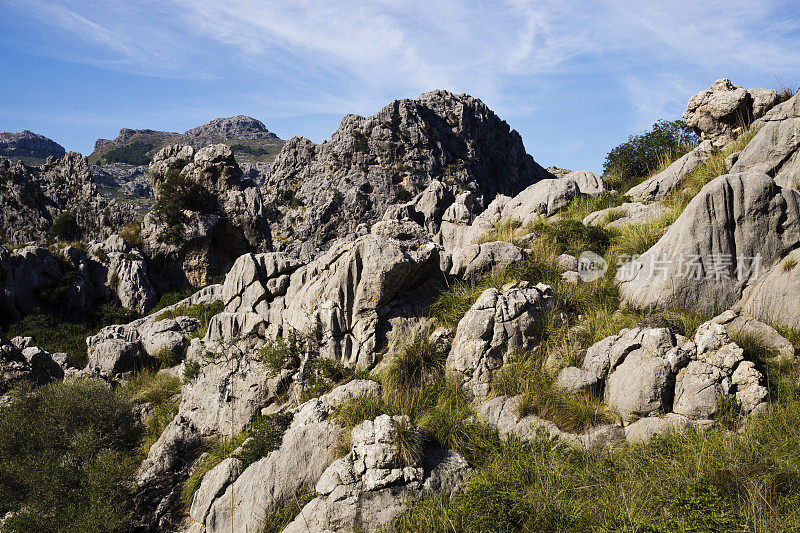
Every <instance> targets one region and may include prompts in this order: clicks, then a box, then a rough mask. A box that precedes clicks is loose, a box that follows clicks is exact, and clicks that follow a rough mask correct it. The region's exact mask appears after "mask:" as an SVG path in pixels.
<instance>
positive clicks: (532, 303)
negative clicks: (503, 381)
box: [446, 282, 553, 397]
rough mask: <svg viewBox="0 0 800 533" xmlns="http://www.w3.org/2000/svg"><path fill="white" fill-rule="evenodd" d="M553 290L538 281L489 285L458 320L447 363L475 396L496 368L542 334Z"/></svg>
mask: <svg viewBox="0 0 800 533" xmlns="http://www.w3.org/2000/svg"><path fill="white" fill-rule="evenodd" d="M552 298H553V290H552V289H551V288H550V287H548V286H547V285H543V284H541V283H540V284H539V285H537V286H535V287H528V286H527V283H526V282H523V283H521V284H520V285H519V286H512V287H508V288H504V290H503V291H498V290H497V289H486V290H485V291H484V292H483V294H481V295H480V297H478V300H477V301H476V302H475V303H474V304H473V305H472V307H471V308H470V309H469V311H467V314H466V315H464V318H462V319H461V321H459V323H458V328H457V329H456V336H455V339H454V340H453V349H452V351H451V352H450V354H449V355H448V356H447V362H446V368H447V370H449V371H452V372H455V373H456V374H457V375H459V376H460V378H461V379H462V381H463V387H464V390H465V391H466V392H467V393H469V394H470V395H472V396H476V397H481V396H486V395H487V394H488V392H489V384H490V382H491V377H492V372H493V371H495V370H497V369H498V368H500V367H501V366H502V365H503V364H504V363H505V362H507V361H508V360H509V359H510V358H513V357H514V356H515V355H518V354H522V353H524V352H527V351H529V350H530V349H531V348H533V347H534V346H535V345H536V344H538V343H539V341H540V340H541V336H542V326H543V322H544V313H545V311H546V308H547V306H548V304H549V302H550V300H551V299H552Z"/></svg>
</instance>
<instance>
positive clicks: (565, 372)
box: [555, 366, 599, 394]
mask: <svg viewBox="0 0 800 533" xmlns="http://www.w3.org/2000/svg"><path fill="white" fill-rule="evenodd" d="M598 381H599V378H598V377H597V374H595V373H594V372H589V371H588V370H584V369H582V368H576V367H574V366H568V367H567V368H564V369H562V370H561V372H559V373H558V377H557V378H556V383H555V387H556V388H557V389H558V390H560V391H562V392H566V393H568V394H578V393H584V392H590V391H592V390H594V389H595V388H596V387H597V384H598Z"/></svg>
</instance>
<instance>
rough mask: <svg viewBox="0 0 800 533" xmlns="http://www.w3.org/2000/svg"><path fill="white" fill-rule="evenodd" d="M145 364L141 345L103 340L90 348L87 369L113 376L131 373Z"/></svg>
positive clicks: (114, 339)
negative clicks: (138, 366)
mask: <svg viewBox="0 0 800 533" xmlns="http://www.w3.org/2000/svg"><path fill="white" fill-rule="evenodd" d="M141 362H143V358H142V354H141V351H140V350H139V345H138V344H135V343H133V342H130V341H128V340H126V339H122V338H111V339H102V340H99V341H98V342H95V343H93V344H91V345H90V346H89V361H88V363H87V365H86V367H87V368H88V369H90V370H92V371H93V372H97V373H100V374H104V375H107V376H111V375H114V374H120V373H122V372H129V371H131V370H134V368H136V365H137V364H139V363H141Z"/></svg>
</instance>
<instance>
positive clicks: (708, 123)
mask: <svg viewBox="0 0 800 533" xmlns="http://www.w3.org/2000/svg"><path fill="white" fill-rule="evenodd" d="M777 101H778V93H777V92H776V91H774V90H771V89H750V90H749V91H748V90H747V89H745V88H744V87H738V86H735V85H733V84H732V83H731V80H729V79H727V78H722V79H719V80H717V81H715V82H714V84H713V85H712V86H711V87H710V88H709V89H706V90H704V91H700V92H699V93H697V94H695V95H694V96H692V97H691V98H690V99H689V102H688V103H687V104H686V110H685V111H684V112H683V118H684V119H686V125H687V126H689V127H690V128H692V129H693V130H694V131H695V132H696V133H697V134H698V135H700V137H701V138H702V139H704V140H706V139H707V140H710V141H712V142H714V145H715V146H724V145H725V144H727V143H729V142H730V141H732V140H733V139H734V138H735V136H736V135H737V134H738V133H740V132H741V130H742V127H743V126H746V125H747V124H749V123H750V122H751V121H752V120H753V119H754V118H759V117H760V116H761V115H763V114H764V113H765V112H766V111H767V110H768V109H769V108H770V107H772V106H774V105H775V104H776V103H777Z"/></svg>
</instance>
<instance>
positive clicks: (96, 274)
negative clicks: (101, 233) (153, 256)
mask: <svg viewBox="0 0 800 533" xmlns="http://www.w3.org/2000/svg"><path fill="white" fill-rule="evenodd" d="M88 255H89V257H90V258H92V259H93V262H92V264H90V267H89V268H90V272H91V278H92V282H93V286H94V287H96V289H95V290H96V292H100V289H99V288H100V287H103V288H104V289H105V291H106V293H107V294H109V295H111V294H113V295H114V296H115V297H116V299H117V300H118V301H119V303H120V305H121V306H122V307H124V308H126V309H133V310H136V311H138V312H140V313H144V312H145V311H147V310H148V309H150V308H151V307H152V306H153V305H154V304H155V303H156V292H155V290H154V289H153V286H152V285H151V284H150V279H149V277H148V275H147V264H146V262H145V258H144V256H143V255H142V253H141V252H140V251H139V250H137V249H135V248H133V247H132V246H131V245H130V244H128V243H127V242H125V241H124V240H123V239H122V238H121V237H119V236H118V235H112V236H110V237H109V238H108V239H106V240H105V241H103V242H102V243H97V244H94V245H92V246H90V247H89V250H88Z"/></svg>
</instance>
